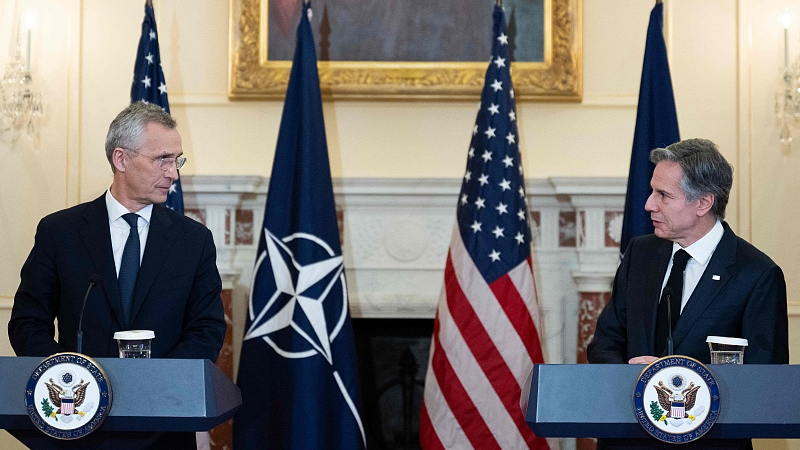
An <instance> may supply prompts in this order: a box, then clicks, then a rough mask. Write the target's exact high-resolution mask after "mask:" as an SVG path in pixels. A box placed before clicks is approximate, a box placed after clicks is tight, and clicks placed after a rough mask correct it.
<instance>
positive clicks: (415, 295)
mask: <svg viewBox="0 0 800 450" xmlns="http://www.w3.org/2000/svg"><path fill="white" fill-rule="evenodd" d="M333 183H334V187H333V189H334V195H335V200H336V211H337V219H338V223H339V229H340V235H341V239H342V251H343V254H344V261H345V268H346V277H347V283H348V290H349V294H350V305H351V306H350V308H351V314H352V316H353V317H356V318H433V316H434V314H435V309H436V303H437V301H438V298H439V293H440V290H441V288H442V282H443V269H444V264H445V258H446V256H447V249H448V244H449V242H450V236H451V232H452V228H453V223H454V221H455V207H456V202H457V198H458V192H459V189H460V180H458V179H429V178H427V179H385V178H384V179H371V178H352V179H334V181H333ZM182 184H183V192H184V202H185V205H186V214H187V215H189V216H191V217H193V218H195V219H196V220H198V221H200V222H202V223H204V224H205V225H206V226H207V227H208V228H209V229H211V231H212V233H213V234H214V240H215V244H216V246H217V265H218V267H219V268H220V271H221V272H222V273H224V274H225V275H226V279H227V280H229V283H230V284H231V285H232V287H233V302H234V309H235V313H234V314H235V316H234V328H235V330H234V336H241V331H240V330H236V328H239V329H240V328H241V327H242V326H243V322H244V316H243V315H244V311H245V310H246V308H247V301H248V295H249V291H250V281H251V280H250V279H251V273H252V268H253V264H254V262H255V259H256V248H257V246H258V230H260V227H261V222H262V220H263V215H264V206H265V202H266V194H267V188H268V185H269V180H268V179H267V178H264V177H259V176H218V175H214V176H207V175H204V176H200V175H195V176H192V175H185V176H184V177H183V179H182ZM625 188H626V180H625V179H624V178H569V177H553V178H548V179H533V180H528V182H527V184H526V189H527V195H528V204H529V205H530V206H531V208H532V209H531V217H532V218H533V222H534V223H535V225H536V227H535V229H534V266H535V270H536V282H537V287H538V293H539V305H540V309H541V312H542V319H543V320H542V330H540V331H541V332H542V334H543V335H544V342H545V344H546V349H545V353H546V356H547V359H548V361H549V362H572V361H574V359H575V350H574V349H575V348H576V345H577V331H576V330H577V329H578V311H579V307H578V305H579V300H580V298H581V294H579V293H581V292H608V291H609V290H610V286H611V281H612V279H613V274H614V271H615V269H616V266H617V264H618V260H619V236H620V233H621V223H622V210H623V208H624V202H625V196H624V195H625ZM237 310H240V311H241V312H238V319H239V320H237ZM237 322H240V323H237Z"/></svg>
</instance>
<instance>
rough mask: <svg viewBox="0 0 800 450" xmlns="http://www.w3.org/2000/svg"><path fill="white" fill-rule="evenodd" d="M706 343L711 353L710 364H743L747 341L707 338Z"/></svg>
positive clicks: (729, 338)
mask: <svg viewBox="0 0 800 450" xmlns="http://www.w3.org/2000/svg"><path fill="white" fill-rule="evenodd" d="M706 342H707V343H708V349H709V350H710V351H711V364H744V349H745V347H747V339H742V338H731V337H722V336H709V337H708V338H706Z"/></svg>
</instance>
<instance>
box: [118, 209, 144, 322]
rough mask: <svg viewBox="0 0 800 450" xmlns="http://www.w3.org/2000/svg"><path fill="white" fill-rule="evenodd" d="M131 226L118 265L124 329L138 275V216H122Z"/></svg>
mask: <svg viewBox="0 0 800 450" xmlns="http://www.w3.org/2000/svg"><path fill="white" fill-rule="evenodd" d="M122 218H123V219H125V222H128V225H130V226H131V232H130V234H129V235H128V240H127V241H125V249H124V250H123V251H122V261H120V264H119V296H120V298H121V299H122V314H123V316H124V317H125V323H124V324H123V326H124V327H128V325H129V323H130V319H131V298H132V296H133V287H134V286H135V285H136V275H137V274H138V273H139V255H140V249H139V228H138V224H137V222H138V220H139V215H138V214H134V213H128V214H124V215H123V216H122Z"/></svg>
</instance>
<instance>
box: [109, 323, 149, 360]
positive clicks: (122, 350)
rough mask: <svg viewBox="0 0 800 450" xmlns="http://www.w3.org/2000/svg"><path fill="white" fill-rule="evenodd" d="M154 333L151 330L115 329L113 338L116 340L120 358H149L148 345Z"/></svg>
mask: <svg viewBox="0 0 800 450" xmlns="http://www.w3.org/2000/svg"><path fill="white" fill-rule="evenodd" d="M155 337H156V334H155V333H154V332H153V331H151V330H130V331H117V332H116V333H114V339H116V340H117V346H118V347H119V357H120V358H149V357H150V345H151V343H152V340H153V339H154V338H155Z"/></svg>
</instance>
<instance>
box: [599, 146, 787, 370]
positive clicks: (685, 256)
mask: <svg viewBox="0 0 800 450" xmlns="http://www.w3.org/2000/svg"><path fill="white" fill-rule="evenodd" d="M650 160H651V161H652V162H653V163H655V164H656V167H655V171H654V172H653V178H652V179H651V182H650V186H651V188H652V190H653V192H652V193H651V194H650V197H649V198H648V199H647V203H646V204H645V209H646V210H647V211H648V212H650V218H651V220H652V221H653V226H654V228H655V234H654V235H647V236H641V237H638V238H636V239H633V240H632V241H631V243H630V244H629V245H628V248H627V249H626V250H625V254H624V256H623V258H622V264H621V265H620V266H619V268H618V269H617V274H616V277H615V280H614V287H613V290H612V293H611V300H610V301H609V304H608V305H607V306H606V307H605V309H604V310H603V312H602V313H601V314H600V317H599V319H598V320H597V328H596V331H595V335H594V339H593V340H592V342H591V344H589V348H588V359H589V362H590V363H620V364H622V363H630V364H648V363H650V362H652V361H654V360H656V359H657V358H658V357H661V356H665V355H667V354H668V353H667V352H668V350H670V349H669V348H668V340H669V335H670V331H671V335H672V336H671V337H672V341H671V343H670V344H671V346H672V350H671V351H672V353H673V354H679V355H685V356H690V357H692V358H695V359H697V360H699V361H701V362H704V363H709V362H710V354H709V351H708V346H707V344H706V337H708V336H726V337H740V338H745V339H747V340H748V342H749V345H748V346H747V349H746V350H745V354H744V361H745V363H754V364H788V362H789V342H788V318H787V304H786V282H785V281H784V277H783V272H782V271H781V269H780V267H778V266H777V265H776V264H775V263H774V262H773V261H772V260H771V259H770V258H769V257H768V256H767V255H765V254H764V253H762V252H761V251H759V250H758V249H756V248H755V247H754V246H752V245H751V244H749V243H748V242H746V241H745V240H743V239H741V238H739V237H737V236H736V235H735V234H734V233H733V231H732V230H731V229H730V227H729V226H728V224H727V223H725V222H724V219H725V207H726V206H727V204H728V198H729V195H730V190H731V186H732V184H733V169H732V167H731V166H730V164H728V162H727V161H726V160H725V158H724V157H723V156H722V154H721V153H720V152H719V150H718V149H717V146H716V145H715V144H714V143H713V142H711V141H709V140H705V139H687V140H685V141H681V142H678V143H675V144H672V145H670V146H669V147H667V148H659V149H655V150H653V151H652V152H651V153H650ZM676 283H677V284H676ZM668 289H669V291H668V292H670V295H664V291H667V290H668ZM670 300H671V301H670ZM670 309H671V311H670ZM669 312H671V316H672V317H671V319H672V321H671V322H670V321H669V320H668V316H669V315H670V314H668V313H669Z"/></svg>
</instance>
